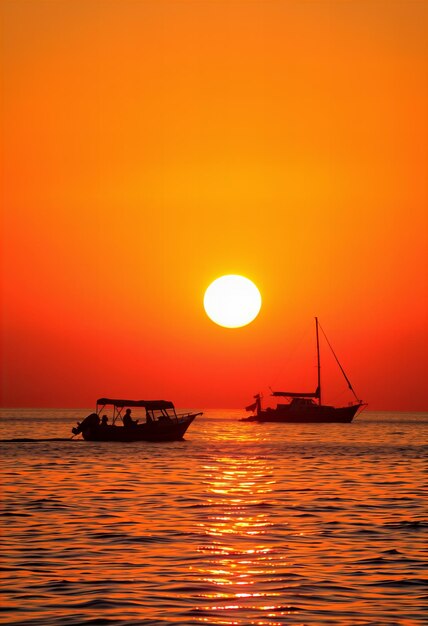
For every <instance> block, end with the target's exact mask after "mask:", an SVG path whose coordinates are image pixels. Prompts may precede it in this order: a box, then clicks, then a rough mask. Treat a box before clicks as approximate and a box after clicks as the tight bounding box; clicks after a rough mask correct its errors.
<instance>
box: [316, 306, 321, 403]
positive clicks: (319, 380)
mask: <svg viewBox="0 0 428 626" xmlns="http://www.w3.org/2000/svg"><path fill="white" fill-rule="evenodd" d="M315 330H316V335H317V368H318V389H317V391H318V403H319V404H320V405H321V363H320V340H319V336H318V318H317V317H316V318H315Z"/></svg>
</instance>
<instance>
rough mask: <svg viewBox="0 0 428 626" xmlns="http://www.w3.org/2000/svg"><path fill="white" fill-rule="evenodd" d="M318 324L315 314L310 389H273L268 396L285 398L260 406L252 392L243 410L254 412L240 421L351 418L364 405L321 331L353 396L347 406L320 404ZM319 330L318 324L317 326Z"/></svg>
mask: <svg viewBox="0 0 428 626" xmlns="http://www.w3.org/2000/svg"><path fill="white" fill-rule="evenodd" d="M319 327H320V325H319V323H318V318H317V317H316V318H315V329H316V340H317V366H318V386H317V388H316V390H315V391H314V392H312V393H300V392H296V391H273V392H272V396H276V397H283V398H286V399H287V400H288V401H287V402H286V403H284V404H277V406H276V407H275V408H269V407H268V408H266V409H262V402H261V395H260V394H257V395H256V396H254V399H255V402H254V403H253V404H250V406H247V407H246V410H247V411H254V412H255V413H254V415H252V416H251V417H248V418H244V420H243V421H248V422H297V423H300V422H301V423H303V422H320V423H321V422H352V420H353V418H354V417H355V415H356V413H357V412H358V410H359V409H362V408H363V407H364V406H366V403H365V402H362V400H360V399H359V398H358V396H357V394H356V393H355V391H354V389H353V387H352V385H351V383H350V381H349V378H348V377H347V375H346V374H345V371H344V369H343V367H342V366H341V364H340V363H339V359H338V358H337V356H336V354H335V352H334V350H333V348H332V347H331V345H330V342H329V341H328V339H327V337H326V335H325V333H324V331H322V332H323V334H324V337H325V339H326V341H327V344H328V346H329V348H330V350H331V351H332V353H333V356H334V358H335V359H336V361H337V364H338V365H339V367H340V370H341V372H342V374H343V376H344V378H345V380H346V382H347V383H348V387H349V389H350V390H351V391H352V393H353V394H354V396H355V400H356V401H355V402H351V403H350V404H349V405H348V406H343V407H334V406H328V405H326V404H322V400H321V363H320V346H319V332H318V328H319ZM321 330H322V328H321Z"/></svg>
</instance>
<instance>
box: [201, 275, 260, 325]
mask: <svg viewBox="0 0 428 626" xmlns="http://www.w3.org/2000/svg"><path fill="white" fill-rule="evenodd" d="M261 306H262V297H261V295H260V291H259V290H258V289H257V287H256V285H255V284H254V283H253V282H252V281H251V280H249V279H248V278H245V276H238V275H237V274H228V275H227V276H220V278H217V279H216V280H215V281H214V282H212V283H211V285H210V286H209V287H208V289H207V290H206V292H205V296H204V308H205V311H206V314H207V315H208V317H209V318H210V319H211V320H212V321H213V322H215V323H216V324H219V325H220V326H225V327H226V328H239V327H240V326H246V325H247V324H249V323H250V322H252V321H253V320H254V319H255V318H256V317H257V315H258V314H259V311H260V308H261Z"/></svg>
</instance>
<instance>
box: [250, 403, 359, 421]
mask: <svg viewBox="0 0 428 626" xmlns="http://www.w3.org/2000/svg"><path fill="white" fill-rule="evenodd" d="M361 406H363V404H362V403H359V404H353V405H350V406H346V407H333V406H325V405H321V406H320V405H318V404H313V405H311V406H304V407H303V406H299V407H298V406H293V404H282V405H281V404H279V405H278V406H277V407H276V408H275V409H265V410H263V411H262V410H260V411H258V413H257V415H254V416H252V417H249V418H247V421H250V422H280V423H290V424H293V423H297V424H304V423H320V424H321V423H343V424H346V423H349V422H352V420H353V419H354V417H355V415H356V413H357V411H358V409H359V408H360V407H361Z"/></svg>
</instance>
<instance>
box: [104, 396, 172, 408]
mask: <svg viewBox="0 0 428 626" xmlns="http://www.w3.org/2000/svg"><path fill="white" fill-rule="evenodd" d="M97 405H99V406H107V405H110V406H114V407H117V408H122V409H123V408H124V407H125V406H126V407H142V408H143V409H148V410H149V411H162V409H173V408H174V403H173V402H170V401H169V400H111V399H110V398H100V399H99V400H97Z"/></svg>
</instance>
